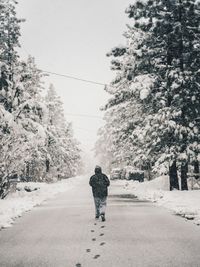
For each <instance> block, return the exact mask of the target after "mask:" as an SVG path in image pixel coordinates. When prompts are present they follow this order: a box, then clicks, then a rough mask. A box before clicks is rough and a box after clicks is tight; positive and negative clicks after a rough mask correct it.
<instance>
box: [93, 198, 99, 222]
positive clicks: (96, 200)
mask: <svg viewBox="0 0 200 267" xmlns="http://www.w3.org/2000/svg"><path fill="white" fill-rule="evenodd" d="M94 204H95V218H96V219H98V218H99V216H100V199H99V197H94Z"/></svg>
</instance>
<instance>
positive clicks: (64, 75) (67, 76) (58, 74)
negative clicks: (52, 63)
mask: <svg viewBox="0 0 200 267" xmlns="http://www.w3.org/2000/svg"><path fill="white" fill-rule="evenodd" d="M40 71H42V72H44V73H48V74H51V75H56V76H60V77H65V78H68V79H73V80H76V81H81V82H86V83H92V84H97V85H103V86H106V84H105V83H100V82H95V81H91V80H86V79H82V78H79V77H75V76H71V75H68V74H60V73H56V72H51V71H46V70H41V69H40Z"/></svg>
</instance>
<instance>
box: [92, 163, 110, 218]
mask: <svg viewBox="0 0 200 267" xmlns="http://www.w3.org/2000/svg"><path fill="white" fill-rule="evenodd" d="M94 172H95V174H94V175H92V176H91V178H90V182H89V184H90V186H91V187H92V193H93V197H94V203H95V212H96V215H95V218H96V219H98V218H99V217H100V216H101V219H102V221H103V222H104V221H105V209H106V201H107V196H108V186H109V185H110V181H109V179H108V177H107V176H106V175H105V174H103V173H102V169H101V167H100V166H96V167H95V170H94Z"/></svg>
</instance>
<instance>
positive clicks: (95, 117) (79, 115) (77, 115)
mask: <svg viewBox="0 0 200 267" xmlns="http://www.w3.org/2000/svg"><path fill="white" fill-rule="evenodd" d="M65 114H66V115H68V116H76V117H87V118H94V119H101V120H102V119H103V117H100V116H95V115H87V114H73V113H66V112H65Z"/></svg>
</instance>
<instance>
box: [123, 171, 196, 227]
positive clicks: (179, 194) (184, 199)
mask: <svg viewBox="0 0 200 267" xmlns="http://www.w3.org/2000/svg"><path fill="white" fill-rule="evenodd" d="M118 183H119V185H121V188H122V186H123V190H125V191H126V192H127V193H131V194H134V195H136V196H137V197H138V198H139V199H141V200H149V201H152V202H154V203H156V204H157V205H159V206H163V207H165V208H168V209H170V210H172V211H173V212H174V214H177V215H180V216H182V217H184V218H186V219H188V220H192V221H193V222H194V223H195V224H197V225H200V190H189V191H179V190H174V191H169V179H168V177H167V176H161V177H159V178H156V179H154V180H152V181H146V182H144V183H139V182H137V181H123V182H122V181H119V182H118Z"/></svg>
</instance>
